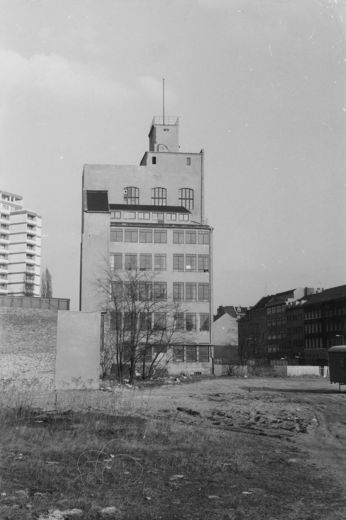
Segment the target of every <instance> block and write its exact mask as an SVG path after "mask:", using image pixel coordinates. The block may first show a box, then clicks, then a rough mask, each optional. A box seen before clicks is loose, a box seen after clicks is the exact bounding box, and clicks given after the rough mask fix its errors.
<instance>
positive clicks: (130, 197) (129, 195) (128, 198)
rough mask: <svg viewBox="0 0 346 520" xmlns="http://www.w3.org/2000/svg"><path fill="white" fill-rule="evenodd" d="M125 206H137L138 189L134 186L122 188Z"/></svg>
mask: <svg viewBox="0 0 346 520" xmlns="http://www.w3.org/2000/svg"><path fill="white" fill-rule="evenodd" d="M124 202H125V204H139V188H136V187H135V186H127V187H126V188H124Z"/></svg>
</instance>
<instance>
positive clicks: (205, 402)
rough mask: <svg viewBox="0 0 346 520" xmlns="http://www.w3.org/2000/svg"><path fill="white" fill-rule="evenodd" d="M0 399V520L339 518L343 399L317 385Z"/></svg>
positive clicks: (251, 383) (247, 382)
mask: <svg viewBox="0 0 346 520" xmlns="http://www.w3.org/2000/svg"><path fill="white" fill-rule="evenodd" d="M2 401H3V403H4V404H3V405H2V409H1V412H0V413H1V416H0V433H1V437H0V439H1V461H0V462H1V480H0V487H1V489H0V491H1V496H0V518H1V519H5V518H8V519H34V518H40V519H48V518H54V519H55V518H64V517H65V518H68V517H69V516H68V515H70V518H72V517H73V514H72V513H71V512H70V513H64V514H62V513H59V511H68V510H71V509H73V508H77V509H79V510H80V511H79V512H78V511H75V514H76V515H78V514H80V516H79V517H80V518H85V519H96V518H103V517H105V518H116V519H131V520H134V519H160V518H161V519H164V520H166V519H179V520H180V519H212V520H213V519H215V520H218V519H231V520H243V519H244V520H245V519H246V520H255V519H256V520H284V519H285V520H293V519H294V520H341V519H342V520H344V519H345V518H346V492H345V490H344V484H343V483H344V480H345V477H346V450H345V448H346V426H345V425H346V414H345V403H346V393H338V392H337V388H336V387H335V386H331V385H330V384H329V383H328V382H327V381H325V380H323V379H300V378H299V379H276V378H273V379H269V378H268V379H264V378H256V379H255V378H254V379H234V378H224V379H209V380H203V381H199V382H197V383H192V384H177V385H167V386H163V387H156V388H153V389H144V390H143V389H130V388H121V389H120V388H119V387H118V388H115V389H114V390H112V391H110V392H75V393H65V394H59V395H58V396H54V395H50V396H47V395H38V396H34V395H30V393H29V392H28V391H27V392H26V393H25V396H24V395H23V394H18V393H16V392H15V391H14V390H13V389H4V391H3V392H2ZM6 402H7V403H9V402H10V403H11V405H15V406H14V407H12V408H10V407H8V406H6V405H5V403H6ZM28 404H29V405H31V406H29V407H28V406H27V405H28ZM39 406H40V407H41V409H39V408H38V407H39ZM42 408H45V409H46V411H44V412H43V411H42ZM106 507H108V508H109V507H110V508H112V509H108V510H103V509H104V508H106ZM49 510H51V513H48V511H49ZM52 510H55V513H54V514H53V513H52ZM107 511H108V512H109V515H108V516H107ZM59 514H60V516H59Z"/></svg>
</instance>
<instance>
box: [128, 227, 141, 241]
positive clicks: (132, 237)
mask: <svg viewBox="0 0 346 520" xmlns="http://www.w3.org/2000/svg"><path fill="white" fill-rule="evenodd" d="M125 242H138V229H125Z"/></svg>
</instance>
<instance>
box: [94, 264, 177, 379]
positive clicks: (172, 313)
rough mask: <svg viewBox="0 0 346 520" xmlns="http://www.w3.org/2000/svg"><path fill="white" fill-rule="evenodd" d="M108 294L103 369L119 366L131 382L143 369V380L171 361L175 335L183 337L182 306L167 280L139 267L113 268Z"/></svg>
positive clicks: (120, 375) (108, 277)
mask: <svg viewBox="0 0 346 520" xmlns="http://www.w3.org/2000/svg"><path fill="white" fill-rule="evenodd" d="M102 289H103V291H104V292H105V293H106V294H107V313H106V323H107V325H106V328H107V330H108V334H107V335H106V336H107V337H106V338H105V341H104V346H103V352H102V360H101V363H102V365H103V366H102V368H103V371H104V372H106V371H107V369H109V366H110V365H111V364H113V363H114V364H115V365H116V367H117V376H118V378H119V379H120V380H123V378H124V375H125V371H127V370H128V375H129V381H130V383H131V382H132V381H133V379H134V377H135V375H136V371H137V370H139V369H140V370H141V377H142V378H143V379H145V378H147V377H151V376H152V375H153V373H154V371H155V370H156V369H157V368H158V366H162V363H163V364H166V363H167V362H168V361H169V354H168V352H167V350H168V347H169V345H171V343H172V341H173V336H176V335H178V336H179V334H180V333H179V330H178V328H177V325H178V322H177V315H178V311H179V305H178V304H176V303H175V302H173V301H171V300H169V298H168V295H167V283H166V282H164V281H158V280H156V279H155V276H153V275H152V274H148V273H147V272H143V271H137V270H127V271H110V272H109V273H107V275H106V277H105V279H104V281H103V282H102Z"/></svg>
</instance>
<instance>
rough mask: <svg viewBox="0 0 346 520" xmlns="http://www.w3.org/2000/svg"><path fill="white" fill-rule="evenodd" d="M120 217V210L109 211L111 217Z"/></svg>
mask: <svg viewBox="0 0 346 520" xmlns="http://www.w3.org/2000/svg"><path fill="white" fill-rule="evenodd" d="M119 218H121V211H111V219H112V220H113V219H119Z"/></svg>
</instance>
